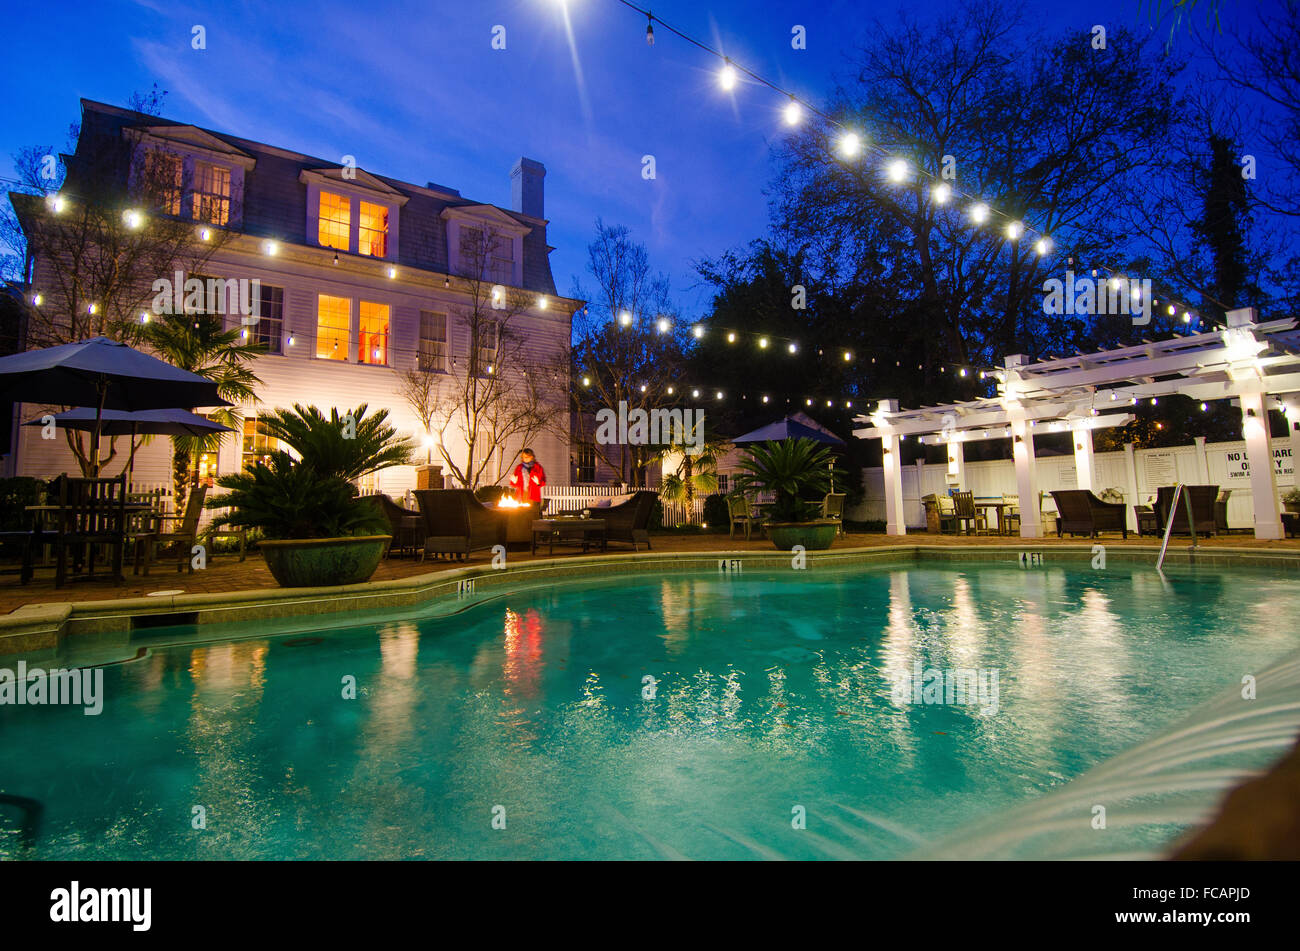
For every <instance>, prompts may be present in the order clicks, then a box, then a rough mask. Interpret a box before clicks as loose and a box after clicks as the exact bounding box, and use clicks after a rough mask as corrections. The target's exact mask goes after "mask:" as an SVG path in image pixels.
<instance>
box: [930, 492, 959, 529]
mask: <svg viewBox="0 0 1300 951" xmlns="http://www.w3.org/2000/svg"><path fill="white" fill-rule="evenodd" d="M936 504H937V505H938V507H939V534H940V535H942V534H944V531H945V526H946V527H947V529H948V530H950V531H951V532H952V534H954V535H956V534H958V533H959V532H960V531H961V522H959V521H958V520H957V505H956V503H955V502H953V500H952V496H951V495H941V496H939V497H938V499H936Z"/></svg>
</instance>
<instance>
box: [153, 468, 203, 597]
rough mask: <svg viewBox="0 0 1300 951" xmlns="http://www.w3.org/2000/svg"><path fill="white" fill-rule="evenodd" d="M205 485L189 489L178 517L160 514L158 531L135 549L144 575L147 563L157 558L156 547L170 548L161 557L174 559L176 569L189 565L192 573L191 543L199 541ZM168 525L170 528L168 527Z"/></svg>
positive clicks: (157, 548)
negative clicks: (183, 510)
mask: <svg viewBox="0 0 1300 951" xmlns="http://www.w3.org/2000/svg"><path fill="white" fill-rule="evenodd" d="M207 494H208V487H207V486H206V485H197V486H194V487H192V488H191V489H190V495H189V498H187V499H186V500H185V513H184V514H183V515H180V516H176V515H162V516H160V517H159V519H158V522H159V525H158V531H157V532H156V533H154V534H153V535H152V536H151V537H149V538H146V539H144V541H143V544H142V545H141V546H140V547H138V548H137V549H136V559H137V561H138V562H139V563H140V570H141V571H142V573H143V574H146V575H147V574H148V573H149V566H150V565H151V564H153V563H154V562H155V561H159V560H160V558H159V554H158V553H159V550H160V549H170V550H169V551H168V553H167V554H166V555H165V556H163V557H165V558H168V559H170V558H175V559H176V570H177V572H179V571H180V570H181V569H182V568H185V567H187V566H188V567H189V570H190V573H191V574H193V573H194V561H193V554H194V546H195V545H196V544H197V543H198V536H199V517H200V516H201V515H202V514H203V500H204V499H205V498H206V497H207ZM168 524H170V525H171V526H172V527H171V529H170V530H169V529H168Z"/></svg>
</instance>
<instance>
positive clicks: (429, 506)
mask: <svg viewBox="0 0 1300 951" xmlns="http://www.w3.org/2000/svg"><path fill="white" fill-rule="evenodd" d="M415 501H416V502H417V503H418V504H419V506H420V514H421V515H422V516H424V532H425V538H424V547H423V550H422V552H421V554H420V560H421V561H423V560H424V557H425V556H426V555H435V556H442V555H448V556H451V557H456V558H459V559H460V560H461V561H464V560H465V558H466V557H467V556H469V555H471V554H473V553H474V552H476V551H480V550H482V549H485V548H492V547H493V546H495V545H504V544H505V543H506V520H505V519H504V518H503V517H502V516H501V514H500V512H498V511H497V510H496V509H494V508H491V507H489V506H487V505H484V504H483V503H482V502H480V501H479V500H478V499H476V498H474V493H473V492H471V491H469V489H417V490H416V491H415Z"/></svg>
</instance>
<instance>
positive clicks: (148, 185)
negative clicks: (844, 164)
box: [143, 149, 185, 216]
mask: <svg viewBox="0 0 1300 951" xmlns="http://www.w3.org/2000/svg"><path fill="white" fill-rule="evenodd" d="M144 177H145V182H144V185H143V190H144V191H145V192H146V193H147V194H149V195H150V196H151V197H152V199H153V205H154V207H155V208H156V209H157V210H158V213H159V214H163V215H177V216H179V215H180V213H181V201H182V199H183V198H184V197H185V163H184V161H183V160H182V159H181V157H180V156H179V155H176V154H174V153H171V152H164V151H163V150H162V149H150V150H149V151H148V152H146V153H145V157H144Z"/></svg>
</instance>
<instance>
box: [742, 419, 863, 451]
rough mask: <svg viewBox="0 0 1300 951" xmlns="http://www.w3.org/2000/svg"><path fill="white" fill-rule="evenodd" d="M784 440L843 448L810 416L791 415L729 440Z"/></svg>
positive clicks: (835, 437)
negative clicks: (806, 441)
mask: <svg viewBox="0 0 1300 951" xmlns="http://www.w3.org/2000/svg"><path fill="white" fill-rule="evenodd" d="M786 439H812V440H814V441H815V442H824V443H827V444H829V445H832V446H843V445H844V440H843V439H841V438H840V437H839V436H836V435H835V434H834V433H833V432H831V431H830V430H829V429H827V428H826V427H825V426H823V425H822V424H821V423H819V422H817V420H815V419H813V418H812V417H811V416H806V415H804V414H803V413H792V414H790V415H789V416H786V417H785V418H784V419H778V420H777V421H776V422H775V423H768V424H767V425H766V426H761V427H759V428H758V429H755V430H754V431H753V432H748V433H745V435H743V436H737V437H736V438H735V439H733V440H731V441H732V442H733V443H746V442H781V441H782V440H786Z"/></svg>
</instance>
